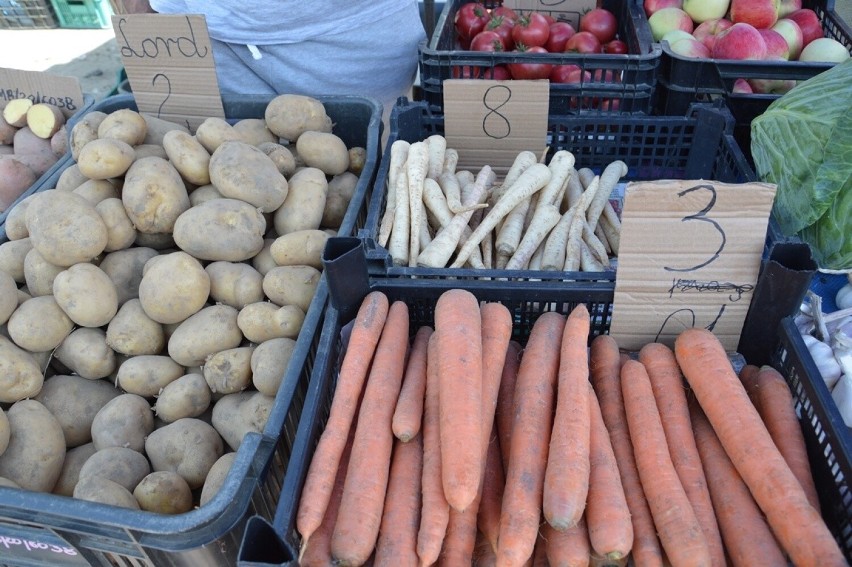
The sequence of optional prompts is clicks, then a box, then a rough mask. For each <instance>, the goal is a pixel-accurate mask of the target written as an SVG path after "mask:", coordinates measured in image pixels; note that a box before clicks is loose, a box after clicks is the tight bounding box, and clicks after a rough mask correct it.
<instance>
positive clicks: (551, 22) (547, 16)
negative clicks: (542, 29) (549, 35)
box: [542, 14, 556, 24]
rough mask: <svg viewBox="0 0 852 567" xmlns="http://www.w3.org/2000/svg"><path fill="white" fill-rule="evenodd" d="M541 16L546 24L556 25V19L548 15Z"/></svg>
mask: <svg viewBox="0 0 852 567" xmlns="http://www.w3.org/2000/svg"><path fill="white" fill-rule="evenodd" d="M542 16H544V19H545V20H547V23H548V24H555V23H556V18H554V17H553V16H551V15H550V14H542Z"/></svg>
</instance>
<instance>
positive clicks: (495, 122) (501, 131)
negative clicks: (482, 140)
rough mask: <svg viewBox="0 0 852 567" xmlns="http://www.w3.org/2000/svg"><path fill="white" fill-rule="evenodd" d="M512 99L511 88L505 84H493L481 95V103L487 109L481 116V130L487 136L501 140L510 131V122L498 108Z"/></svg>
mask: <svg viewBox="0 0 852 567" xmlns="http://www.w3.org/2000/svg"><path fill="white" fill-rule="evenodd" d="M511 99H512V90H511V89H510V88H509V87H507V86H506V85H494V86H493V87H488V89H487V90H486V91H485V93H483V95H482V104H483V106H485V108H487V109H488V112H486V113H485V116H483V117H482V131H483V132H484V133H485V135H486V136H488V137H489V138H494V139H495V140H501V139H503V138H506V137H508V136H509V135H510V134H511V133H512V124H511V123H510V122H509V119H508V118H506V116H505V115H504V114H501V113H500V109H501V108H503V107H504V106H506V105H507V104H508V103H509V101H510V100H511Z"/></svg>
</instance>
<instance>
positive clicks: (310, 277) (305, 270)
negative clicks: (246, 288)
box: [263, 265, 322, 313]
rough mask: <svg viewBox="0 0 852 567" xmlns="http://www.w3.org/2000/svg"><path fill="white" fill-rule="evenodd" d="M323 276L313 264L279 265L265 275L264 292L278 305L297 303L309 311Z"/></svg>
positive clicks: (303, 309) (296, 304) (302, 308)
mask: <svg viewBox="0 0 852 567" xmlns="http://www.w3.org/2000/svg"><path fill="white" fill-rule="evenodd" d="M321 276H322V272H320V271H319V270H317V269H316V268H313V267H311V266H300V265H295V266H278V267H276V268H272V269H271V270H269V271H268V272H267V273H266V275H265V276H263V293H265V294H266V297H268V298H269V300H270V301H272V302H273V303H275V304H276V305H279V306H282V307H283V306H284V305H295V306H297V307H298V308H299V309H301V310H302V311H304V312H306V313H307V311H308V307H310V305H311V301H312V300H313V298H314V294H315V293H316V290H317V286H319V281H320V277H321Z"/></svg>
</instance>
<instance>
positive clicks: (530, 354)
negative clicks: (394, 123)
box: [497, 311, 565, 565]
mask: <svg viewBox="0 0 852 567" xmlns="http://www.w3.org/2000/svg"><path fill="white" fill-rule="evenodd" d="M564 326H565V317H564V316H563V315H561V314H559V313H557V312H554V311H549V312H546V313H543V314H542V315H540V316H539V318H538V319H537V320H536V322H535V324H533V327H532V330H531V332H530V336H529V338H528V339H527V347H526V350H525V352H524V357H523V359H521V365H520V367H519V368H518V378H517V382H516V385H515V396H514V400H515V401H514V411H513V413H514V416H515V420H514V423H513V425H512V440H511V442H512V448H511V449H510V450H509V469H508V470H507V471H506V487H505V489H504V491H503V506H502V509H501V511H500V535H499V537H498V540H497V564H498V565H522V564H523V563H524V562H525V561H526V560H527V559H529V558H530V557H531V556H532V553H533V548H534V546H535V540H536V537H537V536H538V526H539V519H540V518H541V499H542V494H543V492H544V474H545V469H546V467H547V451H548V445H549V439H550V431H551V429H552V425H553V411H554V406H555V404H556V399H555V398H556V392H555V389H556V379H557V374H558V372H559V347H560V344H561V342H562V330H563V328H564Z"/></svg>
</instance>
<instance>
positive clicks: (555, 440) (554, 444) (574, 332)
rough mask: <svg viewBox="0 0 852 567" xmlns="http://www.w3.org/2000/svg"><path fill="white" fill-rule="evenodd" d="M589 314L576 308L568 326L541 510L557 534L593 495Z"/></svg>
mask: <svg viewBox="0 0 852 567" xmlns="http://www.w3.org/2000/svg"><path fill="white" fill-rule="evenodd" d="M589 327H590V320H589V310H588V309H587V308H586V305H585V304H584V303H581V304H579V305H578V306H577V307H575V308H574V309H573V310H572V311H571V314H570V315H569V316H568V319H567V320H566V321H565V326H564V330H563V332H562V341H561V344H560V353H559V377H558V380H557V384H556V415H555V416H554V418H553V430H552V432H551V434H550V448H549V451H548V457H547V469H546V472H545V476H544V495H543V500H542V508H543V510H544V517H545V518H546V519H547V522H548V523H549V524H550V525H551V526H553V527H554V528H556V529H557V530H564V529H566V528H570V527H571V526H573V525H574V524H576V523H577V522H579V521H580V517H581V516H582V515H583V510H584V509H585V507H586V496H587V495H588V493H589V438H590V420H589V355H588V351H587V347H586V345H587V343H588V340H589Z"/></svg>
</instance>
